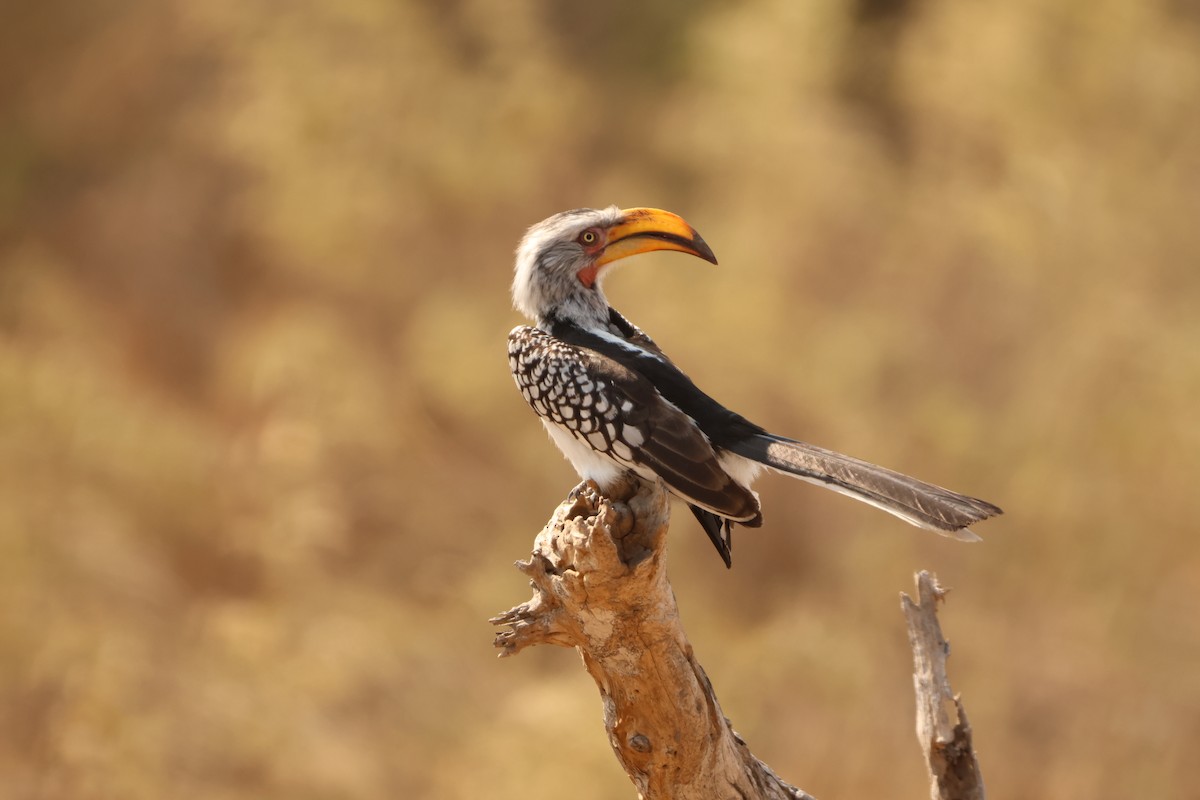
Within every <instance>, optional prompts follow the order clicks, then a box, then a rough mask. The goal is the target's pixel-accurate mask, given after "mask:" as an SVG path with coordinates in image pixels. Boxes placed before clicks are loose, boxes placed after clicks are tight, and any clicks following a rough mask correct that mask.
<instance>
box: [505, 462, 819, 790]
mask: <svg viewBox="0 0 1200 800" xmlns="http://www.w3.org/2000/svg"><path fill="white" fill-rule="evenodd" d="M610 495H612V496H613V497H615V498H618V499H610V498H608V497H603V496H601V495H600V494H599V492H598V490H597V487H596V486H595V484H592V483H584V484H582V485H581V486H579V487H578V488H577V489H576V490H575V492H573V496H572V497H571V498H570V499H569V500H568V501H567V502H565V503H563V504H562V505H561V506H559V508H558V509H557V510H556V511H555V513H554V516H553V517H552V518H551V520H550V522H549V523H548V524H547V525H546V527H545V528H544V529H543V530H542V532H541V533H540V534H538V537H537V540H536V542H535V544H534V551H533V555H532V557H531V558H530V560H529V561H526V562H519V563H518V565H517V566H518V567H519V568H520V569H521V571H522V572H524V573H525V574H526V575H528V576H529V577H530V584H531V586H532V587H533V598H532V599H531V600H530V601H529V602H527V603H523V604H522V605H520V606H517V607H516V608H513V609H512V610H510V611H508V612H506V613H505V614H502V615H500V616H498V617H496V618H495V619H493V620H492V622H493V623H494V624H496V625H504V626H507V627H508V630H505V631H502V632H501V633H499V634H498V635H497V636H496V646H497V647H500V648H502V653H501V655H505V656H507V655H513V654H515V653H517V652H520V651H521V650H522V649H523V648H525V647H528V646H530V645H534V644H555V645H560V646H564V647H577V648H578V649H579V652H580V653H581V655H582V656H583V663H584V666H585V667H586V668H587V671H588V672H589V673H590V674H591V676H592V678H593V679H594V680H595V681H596V685H597V687H598V688H599V689H600V696H601V699H602V701H603V706H604V725H605V728H606V729H607V730H608V737H609V743H610V744H611V745H612V748H613V752H614V753H616V755H617V759H618V760H619V761H620V762H621V765H622V767H624V768H625V772H626V773H627V774H628V775H629V777H630V779H631V780H632V781H633V783H634V785H635V786H636V787H637V790H638V794H639V796H640V797H641V798H644V800H666V799H667V798H671V799H673V800H713V798H740V799H741V800H760V799H762V800H768V799H769V800H812V798H811V797H810V796H809V795H808V794H806V793H804V792H803V791H801V790H800V789H797V788H796V787H794V786H791V785H789V784H787V783H785V782H784V781H782V780H781V779H780V778H779V777H778V776H776V775H775V773H774V772H772V771H771V769H770V768H769V767H767V766H766V765H765V764H763V763H762V762H761V761H759V760H758V759H757V758H755V757H754V755H753V754H752V753H751V752H750V749H749V748H748V747H747V746H746V743H745V742H744V741H742V739H741V737H739V736H738V735H737V733H735V732H734V730H733V727H732V726H731V725H730V723H729V720H727V719H726V718H725V715H724V714H723V713H722V712H721V706H720V704H719V703H718V702H717V697H716V694H715V693H714V692H713V688H712V684H711V683H709V680H708V676H707V675H705V674H704V670H703V668H701V666H700V663H699V662H698V661H697V660H696V657H695V654H694V653H693V652H692V647H691V645H690V644H689V643H688V640H687V636H686V635H685V634H684V631H683V626H682V624H681V623H680V620H679V610H678V608H677V606H676V604H675V596H674V593H673V592H672V591H671V586H670V584H669V583H668V581H667V575H666V567H665V563H664V561H665V558H666V544H665V537H666V533H667V523H668V521H669V506H668V503H667V497H666V495H665V493H664V492H663V491H662V490H661V489H660V488H658V487H654V486H650V485H647V484H643V483H640V482H630V483H629V484H628V485H626V486H625V487H623V491H610Z"/></svg>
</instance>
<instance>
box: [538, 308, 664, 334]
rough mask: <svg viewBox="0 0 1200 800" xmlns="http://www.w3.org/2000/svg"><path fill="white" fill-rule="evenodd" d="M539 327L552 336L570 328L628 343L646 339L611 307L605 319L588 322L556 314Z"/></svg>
mask: <svg viewBox="0 0 1200 800" xmlns="http://www.w3.org/2000/svg"><path fill="white" fill-rule="evenodd" d="M539 327H540V328H542V330H544V331H546V332H547V333H551V334H553V333H555V331H556V330H559V331H561V330H562V329H563V328H564V327H570V328H575V329H577V330H581V331H584V332H586V333H591V334H596V335H599V336H603V337H605V338H608V339H613V338H615V339H623V340H625V341H627V342H636V341H638V339H639V338H645V334H643V333H642V332H641V331H640V330H638V328H637V326H635V325H634V324H633V323H632V322H630V321H629V320H627V319H625V317H623V316H621V314H620V312H619V311H617V310H616V309H615V308H612V307H611V306H605V313H604V316H603V318H597V317H595V316H589V317H588V318H587V319H586V320H581V319H579V318H576V317H568V316H565V315H562V314H559V313H557V312H555V313H552V314H550V315H549V316H547V317H545V318H543V319H542V320H541V321H540V323H539Z"/></svg>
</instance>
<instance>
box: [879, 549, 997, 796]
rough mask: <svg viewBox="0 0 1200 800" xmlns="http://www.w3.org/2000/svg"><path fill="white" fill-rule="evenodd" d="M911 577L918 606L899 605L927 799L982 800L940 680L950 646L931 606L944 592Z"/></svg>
mask: <svg viewBox="0 0 1200 800" xmlns="http://www.w3.org/2000/svg"><path fill="white" fill-rule="evenodd" d="M916 578H917V600H918V602H916V603H914V602H913V601H912V599H911V598H910V597H909V596H908V595H906V594H901V595H900V605H901V608H902V609H903V611H904V618H905V620H906V621H907V622H908V643H909V645H910V646H911V647H912V651H913V688H914V689H915V690H916V693H917V741H918V742H920V744H921V750H922V752H924V754H925V763H926V765H927V766H928V768H929V796H930V797H931V798H933V800H984V796H985V795H984V790H983V776H982V775H981V774H980V771H979V761H978V760H977V759H976V758H975V750H974V747H973V746H972V744H971V725H970V723H969V722H967V713H966V711H964V710H963V705H962V699H961V698H960V697H959V696H958V695H955V694H954V693H953V691H952V690H951V688H950V679H949V678H948V677H947V676H946V659H947V657H949V655H950V645H949V643H948V642H947V641H946V639H945V637H943V636H942V627H941V625H940V624H938V618H937V604H938V603H939V602H940V601H941V600H942V599H943V598H944V597H945V596H946V591H945V590H944V589H942V587H941V586H939V585H938V582H937V578H936V577H935V576H934V575H932V574H930V573H928V572H919V573H917V576H916Z"/></svg>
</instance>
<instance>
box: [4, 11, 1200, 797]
mask: <svg viewBox="0 0 1200 800" xmlns="http://www.w3.org/2000/svg"><path fill="white" fill-rule="evenodd" d="M0 65H2V67H3V68H2V69H0V775H3V776H4V778H3V782H4V784H5V787H6V788H5V790H4V792H3V793H4V795H5V796H6V797H13V798H109V797H122V798H162V797H176V798H192V797H195V798H201V797H203V798H247V799H249V798H266V797H281V798H282V797H287V798H328V797H355V798H364V799H366V798H383V797H389V798H394V797H430V798H458V797H463V798H465V797H479V796H483V795H486V796H489V797H495V798H503V797H522V798H526V797H559V796H562V795H564V794H569V795H570V796H572V797H576V798H581V799H583V800H586V798H593V797H594V798H600V797H625V796H632V791H631V789H630V787H629V785H628V783H627V781H626V779H625V777H624V775H623V774H622V773H621V771H620V769H619V767H618V766H617V764H616V762H615V761H614V759H613V758H612V756H611V753H610V752H609V750H608V747H607V744H606V742H605V739H604V734H603V729H602V726H601V723H600V713H601V710H600V708H599V704H598V702H597V699H596V696H595V692H594V687H592V686H591V684H590V682H589V680H588V679H587V677H586V675H584V673H583V671H582V670H581V669H580V668H579V664H578V661H577V659H576V658H575V657H574V656H572V655H571V654H569V653H566V652H563V651H554V652H531V653H528V654H523V655H522V656H521V657H520V658H519V659H516V660H514V661H510V662H509V661H506V662H498V661H496V660H495V657H494V654H493V652H492V649H491V646H490V640H491V635H492V634H491V631H490V629H489V627H488V625H487V624H486V622H485V620H486V619H487V617H488V616H490V615H491V614H493V613H495V612H498V611H501V610H503V609H505V608H508V607H509V606H510V605H512V604H513V603H515V602H518V601H519V600H522V599H524V597H525V596H526V590H525V586H524V581H523V580H522V579H521V578H520V576H519V575H518V574H517V573H516V572H515V571H514V570H513V569H512V568H511V567H510V564H511V562H512V561H513V560H515V559H516V558H519V557H522V556H523V555H524V553H526V552H527V548H528V546H529V544H530V542H531V540H532V537H533V534H534V533H535V532H536V531H537V529H538V528H539V527H540V525H541V524H542V522H543V521H544V520H545V519H546V517H547V516H548V515H549V513H550V511H551V510H552V509H553V507H554V506H555V504H556V503H557V502H558V500H559V499H560V498H561V497H562V496H563V495H564V494H565V493H566V491H567V490H568V489H569V488H570V487H571V486H572V485H573V483H574V476H573V474H572V473H571V472H570V469H569V467H568V466H567V464H566V462H564V461H563V460H562V459H561V458H560V457H559V456H558V455H557V454H556V453H555V451H554V450H553V448H552V447H551V444H550V442H549V441H548V440H547V439H546V437H545V436H544V434H543V433H542V432H541V429H540V426H539V425H538V424H537V423H536V422H535V420H534V418H533V417H532V415H531V414H530V413H529V411H528V409H526V408H525V407H524V405H523V403H522V402H521V400H520V398H519V396H518V394H517V393H516V392H515V390H514V389H513V387H512V386H511V381H510V378H509V376H508V374H507V365H506V361H505V358H504V356H503V352H504V337H505V333H506V332H507V331H508V329H509V328H510V327H511V326H512V325H514V324H516V322H517V321H518V319H517V316H516V315H515V313H514V312H512V311H511V310H510V308H509V300H508V294H507V291H508V282H509V279H510V268H511V253H512V249H513V247H514V246H515V244H516V241H517V239H518V238H519V236H520V234H521V232H522V231H523V230H524V228H525V227H526V226H527V225H529V224H531V223H533V222H535V221H537V220H539V219H541V218H543V217H545V216H548V215H549V214H551V213H553V212H555V211H557V210H560V209H562V208H568V207H576V206H581V205H607V204H609V203H617V204H620V205H626V206H629V205H654V206H660V207H665V208H669V209H672V210H675V211H677V212H679V213H681V214H683V215H684V216H685V217H686V218H687V219H688V220H689V221H691V222H692V223H693V224H694V225H696V227H697V228H699V229H700V230H701V231H702V232H703V233H704V236H705V238H706V239H707V240H708V241H709V242H710V243H711V244H712V245H713V247H714V249H715V250H716V252H717V253H718V255H719V256H720V258H721V266H720V267H719V268H709V267H707V266H706V265H703V264H700V263H699V262H694V261H693V260H689V259H684V258H681V257H678V256H670V255H661V256H659V255H655V256H646V257H643V258H641V259H639V262H640V263H638V264H637V265H635V266H632V267H631V268H628V269H626V270H623V271H622V272H621V273H620V274H619V275H618V276H617V277H616V278H614V279H613V280H611V281H610V282H609V285H608V289H609V293H610V296H611V297H612V298H613V301H614V303H615V304H616V305H617V306H618V307H620V308H621V309H622V310H623V311H625V312H626V313H627V314H628V316H630V318H632V319H633V320H635V321H636V322H638V323H639V324H641V325H643V326H644V327H645V328H646V329H647V330H649V331H651V332H652V334H653V335H654V336H655V337H656V338H657V339H658V340H659V342H660V343H662V344H663V346H664V347H665V348H666V349H667V350H668V351H669V352H671V353H672V354H673V355H674V356H675V358H676V360H677V361H678V362H679V363H680V364H681V365H683V366H684V367H685V369H687V370H688V371H689V372H691V373H692V375H693V377H695V378H696V379H697V381H698V382H699V383H700V384H701V385H702V386H705V387H707V388H709V389H710V391H712V392H713V393H714V394H715V395H716V396H717V397H719V398H721V399H722V400H724V401H726V402H727V403H729V404H730V405H732V406H734V407H736V408H738V409H739V410H742V411H744V412H745V413H746V414H747V415H748V416H750V417H751V418H753V419H755V420H757V421H760V422H762V423H763V424H766V425H768V426H769V427H771V428H773V429H776V430H779V431H780V432H783V433H788V434H791V435H794V436H798V437H801V438H807V439H810V440H812V441H815V442H817V443H820V444H823V445H826V446H829V447H834V448H837V449H841V450H844V451H847V452H850V453H854V454H857V455H861V456H863V457H866V458H870V459H873V460H877V461H880V462H882V463H885V464H888V465H891V466H894V467H896V468H898V469H902V470H905V471H908V472H911V473H913V474H916V475H919V476H922V477H926V478H927V479H929V480H933V481H935V482H939V483H944V484H946V485H949V486H952V487H954V488H956V489H960V490H962V491H967V492H971V493H975V494H978V495H980V496H983V497H986V498H987V499H989V500H993V501H995V502H997V503H999V504H1000V505H1002V506H1003V507H1004V508H1005V509H1006V510H1007V511H1008V514H1007V516H1005V517H1003V518H1001V519H999V520H996V521H992V522H989V523H986V524H985V525H983V526H981V527H980V533H982V534H983V535H984V536H985V537H986V539H987V541H986V542H985V543H984V544H983V545H980V546H973V547H965V546H960V545H956V544H954V543H952V542H949V541H947V540H943V539H939V538H937V537H933V536H928V535H925V534H921V533H918V532H916V531H914V530H912V529H910V528H908V527H907V526H904V525H903V524H901V523H899V522H896V521H895V520H892V519H890V518H886V517H883V516H881V515H879V514H878V513H877V512H874V511H872V510H870V509H866V508H861V507H858V506H857V505H856V504H852V503H849V502H847V501H845V500H843V499H841V498H838V497H836V496H834V495H827V494H826V493H822V492H819V491H817V490H815V489H810V488H807V487H803V486H799V485H796V484H792V483H789V482H787V481H785V480H784V479H781V478H767V479H765V480H764V481H763V484H762V486H761V487H760V488H761V490H762V493H763V496H764V500H765V504H766V525H765V527H764V528H763V529H762V530H760V531H743V532H742V534H741V535H740V536H739V537H738V540H737V542H736V547H735V567H734V569H733V571H731V572H728V573H727V572H726V571H725V570H724V569H723V568H722V566H721V564H720V562H719V560H718V559H717V558H716V556H715V555H714V554H713V553H712V552H711V551H710V548H709V546H708V543H707V542H706V541H705V540H704V537H703V536H702V535H701V534H700V531H699V530H698V529H697V528H696V526H695V525H694V524H693V522H692V521H691V520H690V517H689V516H688V515H687V514H682V515H680V516H679V518H678V523H677V525H676V527H675V530H674V531H673V541H672V543H673V549H672V572H673V575H674V580H675V585H676V589H677V592H678V594H679V598H680V603H681V607H682V609H683V613H684V616H685V622H686V623H687V625H688V627H689V631H690V632H691V634H692V636H693V640H694V642H695V644H696V646H697V649H698V652H699V653H700V657H701V660H702V662H703V663H704V664H705V666H706V668H707V669H708V670H709V672H710V675H711V676H712V678H713V681H714V683H715V685H716V687H717V691H718V694H719V695H720V697H721V699H722V702H723V704H724V706H725V710H726V712H727V713H728V714H729V715H730V717H731V718H732V719H733V720H734V721H735V723H736V724H737V726H738V728H739V730H740V731H741V732H742V733H743V734H744V735H745V736H746V737H747V739H748V740H749V741H750V742H751V743H752V745H753V746H754V748H755V750H756V752H757V753H758V754H759V755H760V756H761V757H763V758H764V759H765V760H766V761H767V762H768V763H770V764H772V765H773V766H774V767H775V768H776V769H777V770H778V771H779V772H780V773H781V774H782V775H784V776H785V777H787V778H788V779H789V780H792V781H795V782H798V783H800V784H801V785H803V786H804V787H805V788H806V789H808V790H809V791H811V792H813V793H815V794H816V795H817V796H821V797H830V798H835V797H902V796H908V797H916V796H920V795H922V794H923V792H924V783H923V781H924V778H923V773H922V767H921V765H920V762H919V758H918V751H917V748H916V745H915V743H914V741H913V740H912V733H911V725H912V723H911V715H912V711H911V702H912V701H911V696H910V678H909V661H908V659H909V656H908V652H907V645H906V642H905V638H904V633H903V624H902V620H901V616H900V613H899V607H898V604H897V593H898V592H899V591H901V590H906V589H909V588H910V586H911V573H912V572H913V570H915V569H918V568H930V569H934V570H936V571H937V573H938V574H939V576H940V577H941V579H942V580H943V582H945V583H947V584H949V585H951V586H956V587H958V588H959V591H957V592H955V593H953V594H952V595H951V599H950V604H949V606H948V607H947V609H946V611H945V614H944V623H945V625H946V626H947V629H948V632H949V634H950V636H951V638H952V640H953V643H954V647H955V649H954V659H953V661H952V664H951V666H952V669H953V673H954V679H955V685H956V688H958V689H959V690H961V691H962V692H963V693H964V695H965V698H966V702H967V707H968V709H969V711H970V713H971V718H972V721H973V723H974V725H975V728H976V731H977V739H978V741H979V743H980V747H981V756H982V761H983V767H984V774H985V778H986V779H987V781H988V785H989V789H991V792H992V793H993V794H994V795H995V796H997V797H1055V798H1060V799H1061V800H1066V799H1068V798H1105V797H1107V798H1124V797H1131V796H1132V797H1185V796H1189V795H1190V794H1192V793H1194V790H1195V789H1194V787H1195V786H1196V785H1197V783H1198V782H1200V762H1197V761H1196V760H1195V759H1194V758H1193V757H1192V753H1191V750H1192V749H1194V746H1195V744H1196V742H1197V741H1200V614H1198V613H1197V609H1198V607H1200V536H1197V533H1198V530H1197V519H1200V500H1197V490H1196V483H1197V480H1198V479H1200V423H1198V417H1197V407H1198V405H1200V313H1198V309H1200V222H1198V221H1200V6H1197V5H1196V3H1195V2H1188V0H1146V2H1140V3H1139V2H1132V0H1124V1H1123V2H1117V1H1115V0H1099V1H1098V2H1084V1H1083V0H1057V2H1052V3H1044V2H1035V0H1013V2H1009V3H1002V4H980V3H961V2H953V0H854V2H850V3H841V2H831V1H830V0H817V2H812V3H789V2H784V0H757V1H756V2H751V3H745V4H734V3H727V2H703V3H683V2H681V1H680V0H672V1H669V2H658V3H634V2H631V1H630V0H620V2H616V3H611V4H607V5H603V6H601V5H598V4H591V5H583V4H565V3H554V2H547V0H513V2H507V3H500V2H497V1H496V0H491V1H490V2H489V1H488V0H453V1H452V2H441V3H434V2H415V1H413V0H409V1H408V2H403V1H398V0H347V2H343V3H314V2H303V1H302V2H295V3H287V4H278V3H265V2H255V1H254V0H251V2H228V0H215V1H214V2H204V3H184V2H178V1H169V2H165V3H164V2H151V1H150V0H124V1H123V2H116V0H97V1H96V2H91V3H84V4H80V3H68V2H65V1H64V0H47V2H43V3H39V4H25V5H24V6H21V7H17V6H15V5H13V6H12V7H10V8H8V9H7V13H6V22H5V25H3V26H0ZM830 654H834V656H835V658H833V659H831V658H830Z"/></svg>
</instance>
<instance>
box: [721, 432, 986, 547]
mask: <svg viewBox="0 0 1200 800" xmlns="http://www.w3.org/2000/svg"><path fill="white" fill-rule="evenodd" d="M729 449H730V450H731V451H732V452H734V453H737V454H738V455H740V456H743V457H745V458H749V459H751V460H753V461H757V462H758V463H760V464H763V465H765V466H768V467H770V468H772V469H775V470H778V471H780V472H784V473H787V474H789V475H792V476H795V477H797V478H800V479H802V480H806V481H809V482H810V483H815V484H817V485H820V486H825V487H826V488H828V489H833V490H834V491H836V492H841V493H842V494H845V495H848V496H850V497H853V498H855V499H856V500H861V501H862V502H864V503H869V504H870V505H873V506H875V507H876V508H879V509H882V510H883V511H887V512H888V513H889V514H895V515H896V516H897V517H900V518H901V519H902V520H904V521H905V522H908V523H911V524H913V525H916V526H917V527H919V528H926V529H928V530H932V531H936V532H937V533H940V534H942V535H944V536H950V537H952V538H955V539H959V540H962V541H978V539H979V537H978V536H976V535H975V534H974V533H972V532H971V531H970V530H968V528H969V526H971V525H973V524H974V523H976V522H979V521H980V520H984V519H987V518H988V517H992V516H995V515H997V514H1001V513H1003V512H1002V511H1001V510H1000V509H999V508H998V507H997V506H994V505H992V504H991V503H988V502H986V501H984V500H979V499H977V498H974V497H968V496H967V495H963V494H958V493H957V492H952V491H950V490H949V489H943V488H942V487H940V486H934V485H933V484H931V483H925V482H924V481H919V480H917V479H916V478H910V477H909V476H907V475H902V474H901V473H899V472H893V471H892V470H890V469H885V468H884V467H880V466H877V465H875V464H872V463H870V462H867V461H862V460H860V459H857V458H851V457H850V456H844V455H842V454H841V453H835V452H833V451H832V450H825V449H824V448H820V447H816V446H814V445H811V444H807V443H805V442H797V441H794V440H792V439H785V438H783V437H782V436H774V435H771V434H762V435H753V436H749V437H747V438H746V439H744V440H742V441H741V442H739V443H738V444H737V445H736V446H735V447H732V448H729Z"/></svg>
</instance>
